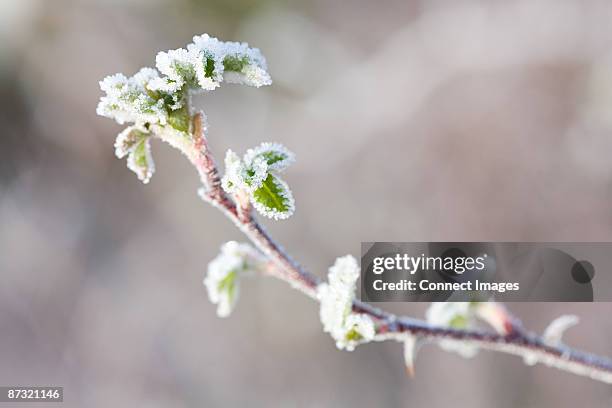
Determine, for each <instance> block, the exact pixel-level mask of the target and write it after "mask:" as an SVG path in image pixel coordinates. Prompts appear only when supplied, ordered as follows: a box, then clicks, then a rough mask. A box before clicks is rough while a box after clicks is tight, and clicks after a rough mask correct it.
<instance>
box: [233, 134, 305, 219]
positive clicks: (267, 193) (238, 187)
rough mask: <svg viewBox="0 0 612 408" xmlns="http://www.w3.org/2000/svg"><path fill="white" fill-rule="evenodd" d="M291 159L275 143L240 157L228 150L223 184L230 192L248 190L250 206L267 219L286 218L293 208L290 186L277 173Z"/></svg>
mask: <svg viewBox="0 0 612 408" xmlns="http://www.w3.org/2000/svg"><path fill="white" fill-rule="evenodd" d="M293 160H294V156H293V153H291V152H290V151H289V150H287V149H286V148H285V147H284V146H282V145H280V144H278V143H262V144H261V145H260V146H258V147H256V148H254V149H249V150H248V151H247V153H246V154H245V155H244V157H243V158H242V159H240V157H238V155H237V154H236V153H234V152H233V151H231V150H228V151H227V153H226V155H225V175H224V176H223V179H222V187H223V189H224V190H225V191H226V192H228V193H230V194H236V193H238V192H239V191H244V192H246V193H248V195H249V199H250V201H251V203H252V204H253V207H255V209H256V210H257V211H259V213H260V214H262V215H264V216H266V217H268V218H273V219H276V220H279V219H286V218H289V217H290V216H291V215H292V214H293V212H294V211H295V200H294V199H293V194H292V193H291V190H290V189H289V185H288V184H287V183H285V182H284V181H283V180H282V179H281V178H280V177H278V175H277V174H276V173H278V172H279V171H281V170H284V169H285V168H287V167H288V166H289V164H290V163H292V162H293Z"/></svg>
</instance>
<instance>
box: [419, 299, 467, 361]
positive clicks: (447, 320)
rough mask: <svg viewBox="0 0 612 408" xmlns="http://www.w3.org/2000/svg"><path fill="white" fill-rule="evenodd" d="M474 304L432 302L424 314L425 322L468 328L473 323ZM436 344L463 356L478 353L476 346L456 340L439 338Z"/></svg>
mask: <svg viewBox="0 0 612 408" xmlns="http://www.w3.org/2000/svg"><path fill="white" fill-rule="evenodd" d="M473 307H474V304H472V303H470V302H434V303H432V304H431V306H430V307H429V308H428V309H427V312H426V314H425V316H426V318H427V322H428V323H430V324H432V325H434V326H440V327H451V328H454V329H469V328H471V327H473V326H474V324H475V316H474V309H473ZM438 345H439V346H440V347H441V348H442V349H444V350H446V351H450V352H454V353H458V354H460V355H461V356H463V357H466V358H469V357H473V356H475V355H476V354H477V353H478V347H477V346H476V345H474V344H467V343H465V342H463V341H457V340H450V339H448V340H446V339H443V340H439V341H438Z"/></svg>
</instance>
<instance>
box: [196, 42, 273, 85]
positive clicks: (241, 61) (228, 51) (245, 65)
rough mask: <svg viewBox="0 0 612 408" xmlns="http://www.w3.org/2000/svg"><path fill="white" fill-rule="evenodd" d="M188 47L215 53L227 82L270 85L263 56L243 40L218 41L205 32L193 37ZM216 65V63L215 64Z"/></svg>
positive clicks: (220, 70)
mask: <svg viewBox="0 0 612 408" xmlns="http://www.w3.org/2000/svg"><path fill="white" fill-rule="evenodd" d="M187 47H188V49H190V50H192V49H195V50H198V51H200V52H203V53H210V54H212V55H215V57H216V58H217V60H221V61H222V64H221V68H220V69H219V72H221V73H223V80H224V81H226V82H228V83H235V84H242V85H249V86H254V87H260V86H264V85H270V84H271V83H272V79H271V78H270V74H268V68H267V64H266V60H265V58H264V56H263V55H262V54H261V52H260V51H259V49H257V48H250V47H249V45H248V44H247V43H244V42H232V41H227V42H223V41H219V40H217V39H216V38H214V37H210V36H209V35H207V34H203V35H200V36H195V37H193V44H190V45H188V46H187ZM215 67H216V65H215Z"/></svg>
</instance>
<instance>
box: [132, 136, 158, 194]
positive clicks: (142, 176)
mask: <svg viewBox="0 0 612 408" xmlns="http://www.w3.org/2000/svg"><path fill="white" fill-rule="evenodd" d="M149 139H150V138H149V137H143V138H142V139H141V140H140V141H138V142H137V143H136V144H135V145H134V146H133V147H132V148H131V149H130V150H129V152H128V158H127V166H128V169H130V170H132V171H133V172H134V173H136V175H137V176H138V179H139V180H140V181H142V182H143V183H144V184H147V183H148V182H149V181H150V180H151V176H153V173H154V172H155V163H153V157H152V156H151V145H150V143H149Z"/></svg>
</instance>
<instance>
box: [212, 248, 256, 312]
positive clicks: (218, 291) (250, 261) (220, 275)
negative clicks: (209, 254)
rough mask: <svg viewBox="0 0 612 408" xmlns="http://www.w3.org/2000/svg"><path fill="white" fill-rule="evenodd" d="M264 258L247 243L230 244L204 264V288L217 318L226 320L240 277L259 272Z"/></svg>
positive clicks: (238, 290) (231, 307)
mask: <svg viewBox="0 0 612 408" xmlns="http://www.w3.org/2000/svg"><path fill="white" fill-rule="evenodd" d="M264 264H265V258H264V257H263V256H262V255H261V254H260V253H259V252H257V251H256V250H255V249H254V248H253V247H252V246H250V245H248V244H240V243H238V242H235V241H230V242H227V243H225V244H224V245H223V246H221V252H220V253H219V255H217V257H216V258H215V259H213V260H212V261H211V262H210V263H209V264H208V271H207V274H206V277H205V278H204V286H205V287H206V290H207V292H208V297H209V299H210V301H211V302H212V303H214V304H216V305H217V315H218V316H219V317H227V316H229V315H230V313H231V312H232V310H233V309H234V307H235V305H236V302H237V300H238V295H239V293H240V276H241V275H243V274H245V273H249V272H255V271H258V270H260V269H261V268H262V267H263V265H264Z"/></svg>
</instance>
